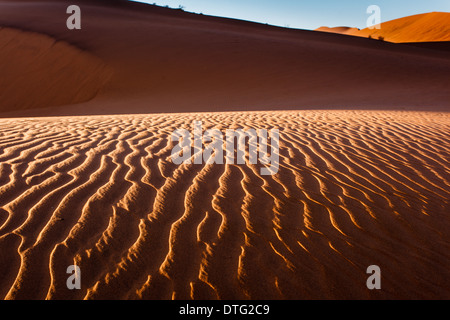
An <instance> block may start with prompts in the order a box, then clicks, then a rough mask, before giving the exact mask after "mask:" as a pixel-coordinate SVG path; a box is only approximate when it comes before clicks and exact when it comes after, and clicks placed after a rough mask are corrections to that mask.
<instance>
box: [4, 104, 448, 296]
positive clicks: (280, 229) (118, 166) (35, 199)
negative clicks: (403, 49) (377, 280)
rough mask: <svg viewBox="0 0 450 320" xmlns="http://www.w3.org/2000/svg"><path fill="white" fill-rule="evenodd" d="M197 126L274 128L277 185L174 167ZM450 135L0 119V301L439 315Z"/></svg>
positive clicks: (298, 115)
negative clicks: (331, 306)
mask: <svg viewBox="0 0 450 320" xmlns="http://www.w3.org/2000/svg"><path fill="white" fill-rule="evenodd" d="M193 120H202V121H203V122H204V128H205V129H206V128H219V129H221V130H222V129H225V128H243V129H245V128H266V129H270V128H279V129H280V170H279V172H278V173H277V174H276V175H273V176H261V175H260V171H259V169H258V167H259V165H250V164H248V163H247V164H246V165H194V164H191V165H188V164H182V165H180V166H177V165H174V164H173V163H172V162H171V160H170V152H171V150H172V147H173V143H171V142H170V140H169V135H170V134H171V132H172V131H173V130H175V129H177V128H180V127H184V128H190V127H191V124H192V121H193ZM449 126H450V122H449V117H448V114H447V113H424V112H394V111H277V112H239V113H234V112H229V113H197V114H194V113H192V114H155V115H126V116H124V115H117V116H82V117H70V118H69V117H68V118H65V117H58V118H22V119H19V118H17V119H2V120H0V169H1V171H0V193H1V194H2V197H1V198H0V206H1V209H0V250H1V252H2V255H1V257H0V259H1V260H0V283H1V286H0V296H1V297H2V298H5V299H44V298H47V299H105V298H111V299H125V298H126V299H308V298H312V299H355V298H356V299H366V298H373V299H383V298H389V299H391V298H411V299H416V298H426V299H429V298H437V299H448V298H450V296H449V291H448V288H449V285H450V283H449V281H450V280H449V279H450V277H449V275H450V274H449V270H448V268H447V266H448V265H449V263H450V255H449V252H450V250H449V249H450V246H449V243H450V239H449V233H448V230H449V228H450V219H449V217H448V214H447V213H448V207H449V204H450V203H449V199H450V195H449V193H450V192H449V190H448V186H449V184H450V172H449V170H448V160H449V159H450V150H449V147H448V146H449V145H450V141H449V136H448V132H449V129H450V128H449ZM72 264H76V265H78V266H79V267H80V268H81V279H82V280H81V284H82V289H81V290H68V289H67V287H66V279H67V277H68V275H67V274H66V268H67V266H69V265H72ZM373 264H375V265H379V266H380V268H381V270H382V288H383V290H381V291H370V290H368V289H367V288H366V279H367V277H368V275H367V274H366V273H365V271H366V268H367V267H368V266H369V265H373Z"/></svg>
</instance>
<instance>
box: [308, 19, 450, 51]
mask: <svg viewBox="0 0 450 320" xmlns="http://www.w3.org/2000/svg"><path fill="white" fill-rule="evenodd" d="M317 31H323V32H332V33H341V34H347V35H353V36H358V37H365V38H367V37H369V36H371V37H372V38H374V39H378V38H379V37H380V36H381V37H383V38H384V40H386V41H390V42H397V43H400V42H433V41H434V42H438V41H439V42H445V41H450V12H430V13H422V14H417V15H413V16H408V17H403V18H400V19H395V20H391V21H387V22H383V23H381V26H380V29H369V28H365V29H362V30H359V29H357V28H349V27H335V28H328V27H321V28H318V29H317Z"/></svg>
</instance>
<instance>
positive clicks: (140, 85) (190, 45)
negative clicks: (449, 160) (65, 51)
mask: <svg viewBox="0 0 450 320" xmlns="http://www.w3.org/2000/svg"><path fill="white" fill-rule="evenodd" d="M69 4H72V3H71V2H68V1H47V2H39V1H34V2H20V1H19V2H17V1H2V2H0V25H3V26H9V27H14V28H17V29H23V30H27V31H32V32H35V33H40V34H46V35H49V36H51V37H52V38H54V39H57V40H58V41H64V42H66V43H69V44H71V45H73V46H76V47H78V48H80V49H81V51H83V52H88V53H89V54H91V55H93V56H95V57H97V58H98V59H99V60H100V61H101V62H102V63H105V64H106V65H107V66H108V68H110V69H111V71H112V76H111V77H108V78H106V77H103V76H102V77H101V78H102V80H105V81H107V84H106V85H103V86H102V87H101V90H100V91H99V92H98V93H97V95H95V98H93V99H92V100H90V101H89V102H86V103H78V104H73V102H74V101H72V99H71V98H70V97H65V99H66V100H67V101H62V100H61V101H60V103H61V105H60V106H59V107H52V108H41V109H39V110H36V109H34V110H30V109H26V110H19V111H18V110H17V109H24V108H29V107H30V105H29V102H28V101H24V103H23V104H22V105H20V106H17V107H16V104H14V107H11V106H9V107H7V106H2V107H1V108H2V109H1V110H0V111H1V112H2V113H1V115H2V116H3V117H10V116H45V115H73V114H78V115H82V114H118V113H122V114H123V113H151V112H191V111H192V112H193V111H227V110H228V111H230V110H234V111H240V110H286V109H310V108H327V109H333V108H341V109H357V108H358V109H367V108H370V109H379V108H384V109H402V108H406V109H422V110H432V109H433V110H438V109H439V110H448V109H449V107H450V93H449V90H448V88H449V77H448V75H449V74H450V58H449V57H448V54H447V53H446V52H442V53H441V52H437V51H434V50H427V49H425V48H416V47H412V46H411V47H405V46H399V45H396V44H392V43H383V42H380V41H370V40H368V39H363V38H358V37H345V36H342V35H339V34H330V33H324V32H316V31H306V30H292V29H286V28H279V27H273V26H267V25H264V24H257V23H251V22H245V21H237V20H232V19H225V18H217V17H208V16H203V15H198V14H191V13H186V12H182V11H181V10H172V9H167V8H161V7H156V6H151V5H146V4H142V3H132V2H129V3H127V2H122V1H118V2H113V3H112V4H109V2H106V1H81V2H80V3H79V5H80V8H81V27H82V29H81V30H68V29H67V28H66V19H67V18H68V14H66V8H67V6H68V5H69ZM0 36H1V33H0ZM36 38H37V39H38V36H36ZM81 51H80V54H81ZM43 58H44V57H43ZM45 59H47V62H46V63H47V64H50V65H51V62H53V61H54V57H53V56H52V55H51V53H48V54H46V55H45ZM81 60H82V59H81ZM49 61H50V62H49ZM77 61H80V59H79V58H76V57H74V59H70V57H67V61H65V62H64V63H67V65H68V68H72V69H75V70H78V69H79V68H78V66H77ZM0 63H3V64H4V63H7V62H5V61H1V62H0ZM43 63H44V62H43ZM55 68H56V67H55ZM81 70H85V69H81ZM83 75H84V76H86V74H85V73H84V74H83ZM88 75H89V77H94V78H96V77H98V76H101V74H98V73H97V72H96V70H95V68H92V70H91V71H90V73H88ZM40 80H42V79H40V78H39V77H38V76H37V74H34V75H30V77H29V81H35V82H36V83H38V82H39V81H40ZM6 81H8V79H6ZM73 89H74V92H75V93H76V94H85V93H86V94H87V93H88V92H89V90H87V91H85V89H84V88H83V87H81V86H78V87H77V86H75V87H74V88H73ZM75 89H76V90H75ZM0 90H3V89H0ZM17 90H18V91H19V92H20V93H22V94H23V96H26V95H27V92H28V91H29V90H25V88H17ZM63 92H67V95H70V94H69V93H70V91H66V90H60V91H59V93H61V94H63ZM54 93H55V90H53V91H51V90H48V91H46V90H43V92H42V95H43V97H41V98H40V100H39V101H42V102H44V101H49V106H50V104H54V102H53V101H50V100H51V98H50V97H47V95H52V96H53V95H54ZM1 94H6V93H1ZM50 102H51V103H50Z"/></svg>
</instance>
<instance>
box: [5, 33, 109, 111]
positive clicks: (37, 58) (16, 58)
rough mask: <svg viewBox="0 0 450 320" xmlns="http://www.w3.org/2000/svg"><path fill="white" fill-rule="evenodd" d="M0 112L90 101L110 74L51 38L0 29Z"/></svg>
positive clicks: (86, 55) (92, 59) (89, 57)
mask: <svg viewBox="0 0 450 320" xmlns="http://www.w3.org/2000/svg"><path fill="white" fill-rule="evenodd" d="M0 61H2V62H1V66H0V72H1V78H0V87H1V90H0V100H1V109H2V110H5V109H6V110H28V109H34V108H42V107H52V106H59V105H66V104H69V105H70V104H74V103H80V102H85V101H88V100H91V99H92V98H94V97H95V96H96V94H97V93H98V92H99V90H100V89H101V88H102V87H103V85H104V84H105V83H106V82H107V81H108V80H109V78H110V76H111V70H109V69H108V67H107V66H106V65H105V64H104V63H102V62H101V61H100V60H99V59H98V58H96V57H94V56H92V55H90V54H89V53H87V52H83V51H81V50H79V49H78V48H76V47H74V46H71V45H69V44H68V43H65V42H63V41H57V40H56V39H53V38H51V37H48V36H45V35H42V34H38V33H32V32H23V31H20V30H16V29H11V28H0Z"/></svg>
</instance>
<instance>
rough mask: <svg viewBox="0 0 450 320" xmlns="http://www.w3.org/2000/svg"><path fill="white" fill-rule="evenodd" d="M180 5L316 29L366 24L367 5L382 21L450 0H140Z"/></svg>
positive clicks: (442, 7) (447, 6)
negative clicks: (374, 6)
mask: <svg viewBox="0 0 450 320" xmlns="http://www.w3.org/2000/svg"><path fill="white" fill-rule="evenodd" d="M139 2H147V3H156V4H157V5H161V6H164V5H169V6H170V7H172V8H177V7H178V6H180V5H182V6H184V7H185V10H186V11H189V12H196V13H200V12H201V13H203V14H207V15H213V16H222V17H230V18H236V19H243V20H250V21H256V22H261V23H268V24H272V25H278V26H283V27H285V26H289V27H291V28H299V29H316V28H318V27H320V26H330V27H336V26H351V27H357V28H361V29H363V28H365V27H366V21H367V18H368V17H369V15H368V14H367V13H366V10H367V7H369V6H370V5H377V6H379V7H380V8H381V21H382V22H384V21H388V20H392V19H397V18H401V17H404V16H409V15H413V14H418V13H425V12H431V11H445V12H450V0H421V1H417V0H369V1H367V0H341V1H336V0H322V1H321V0H139Z"/></svg>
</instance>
